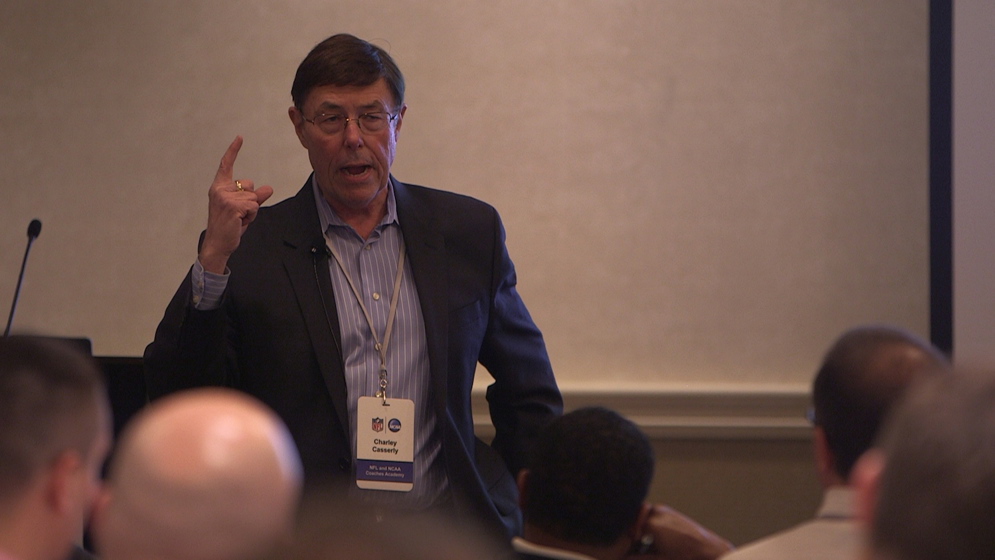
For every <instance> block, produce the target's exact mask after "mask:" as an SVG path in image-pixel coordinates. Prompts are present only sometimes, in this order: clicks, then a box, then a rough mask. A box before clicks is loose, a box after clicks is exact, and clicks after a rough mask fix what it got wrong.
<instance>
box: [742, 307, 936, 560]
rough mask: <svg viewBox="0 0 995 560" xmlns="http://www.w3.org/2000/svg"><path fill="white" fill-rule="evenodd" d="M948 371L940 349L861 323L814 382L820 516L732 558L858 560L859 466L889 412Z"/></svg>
mask: <svg viewBox="0 0 995 560" xmlns="http://www.w3.org/2000/svg"><path fill="white" fill-rule="evenodd" d="M948 367H949V364H948V362H947V359H946V357H945V356H944V355H943V354H942V353H941V352H940V350H939V349H938V348H936V347H935V346H933V345H932V344H930V343H929V342H927V341H925V340H923V339H921V338H919V337H918V336H916V335H915V334H913V333H911V332H909V331H907V330H905V329H901V328H898V327H895V326H892V325H885V324H871V325H860V326H857V327H854V328H852V329H850V330H848V331H846V332H844V333H843V334H842V335H840V337H839V338H838V339H837V340H836V341H835V342H834V343H833V345H832V347H830V348H829V350H828V351H827V352H826V355H825V358H824V359H823V362H822V365H821V366H820V367H819V371H818V373H817V374H816V376H815V381H814V382H813V383H812V402H813V407H812V410H811V412H810V413H809V416H810V420H811V421H812V423H813V430H812V438H813V440H814V449H815V467H816V471H817V473H818V476H819V482H820V483H821V485H822V488H823V490H824V493H823V500H822V505H821V506H820V508H819V511H818V512H817V513H816V516H815V519H812V520H809V521H806V522H804V523H801V524H798V525H796V526H795V527H792V528H790V529H787V530H785V531H781V532H780V533H777V534H775V535H771V536H768V537H766V538H763V539H760V540H759V541H756V542H753V543H750V544H747V545H744V546H742V547H740V548H739V549H738V550H736V551H735V552H732V553H731V554H728V555H727V556H724V557H723V558H724V559H728V560H759V559H763V560H778V559H782V558H783V559H789V558H811V559H814V560H818V559H823V558H824V559H827V560H828V559H835V558H855V557H856V555H857V553H858V551H859V549H860V542H861V535H860V530H859V523H858V521H857V517H856V512H857V510H856V503H855V496H856V493H855V490H854V488H853V486H852V484H851V477H852V472H853V468H854V464H855V463H856V462H857V460H858V459H859V458H860V456H861V455H862V454H863V453H864V452H865V451H867V450H868V449H870V448H871V446H872V445H873V443H874V438H875V437H876V436H877V434H878V431H879V430H880V426H881V424H882V423H883V422H884V419H885V417H886V416H887V414H888V412H889V410H890V409H892V408H893V407H894V406H895V403H896V402H898V401H899V399H900V398H901V397H902V395H903V394H904V393H905V392H906V390H908V388H909V387H910V386H911V385H912V384H913V383H914V382H915V381H916V380H917V379H919V378H922V377H931V376H935V375H938V373H939V372H943V371H945V370H946V369H947V368H948Z"/></svg>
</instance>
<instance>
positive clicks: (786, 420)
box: [473, 388, 812, 441]
mask: <svg viewBox="0 0 995 560" xmlns="http://www.w3.org/2000/svg"><path fill="white" fill-rule="evenodd" d="M561 392H562V393H563V402H564V406H565V408H566V410H567V411H569V410H573V409H576V408H580V407H583V406H594V405H597V406H605V407H608V408H611V409H613V410H616V411H618V412H619V413H621V414H622V415H624V416H625V417H627V418H629V419H630V420H632V421H633V422H635V423H636V424H637V425H638V426H639V427H640V428H641V429H642V430H643V431H644V432H646V434H647V436H649V437H650V438H651V439H659V438H664V439H712V440H718V439H722V440H730V439H731V440H758V439H760V440H806V441H807V440H810V439H811V437H812V431H811V425H810V424H809V423H808V421H807V420H806V417H805V413H806V411H807V410H808V407H809V406H810V397H809V395H808V393H807V392H763V391H749V392H744V391H660V390H650V391H633V390H623V391H613V390H590V389H579V390H578V389H573V390H571V389H569V388H561ZM473 410H474V425H475V428H476V431H477V433H478V434H479V435H480V436H481V437H484V438H490V437H492V436H493V435H494V428H493V426H492V425H491V422H490V416H489V414H488V408H487V401H486V399H485V398H484V391H482V390H480V391H474V393H473Z"/></svg>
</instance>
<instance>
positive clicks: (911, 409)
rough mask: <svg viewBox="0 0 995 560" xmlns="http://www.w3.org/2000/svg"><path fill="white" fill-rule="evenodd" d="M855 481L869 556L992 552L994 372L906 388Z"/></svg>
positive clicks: (949, 557)
mask: <svg viewBox="0 0 995 560" xmlns="http://www.w3.org/2000/svg"><path fill="white" fill-rule="evenodd" d="M854 480H855V485H856V486H857V488H858V492H859V494H860V496H861V500H860V503H861V505H862V506H863V518H864V520H865V521H869V522H870V542H869V545H870V547H869V549H870V550H869V556H870V557H872V558H875V559H878V560H884V559H887V560H963V559H965V558H972V559H976V558H995V537H993V536H992V522H993V520H995V370H987V371H981V370H976V371H970V370H956V371H954V372H953V373H952V374H951V375H948V376H942V377H936V378H932V379H927V380H923V382H922V383H921V384H918V385H916V386H915V387H913V389H912V390H911V391H910V392H909V394H908V395H907V399H905V400H903V402H902V403H901V404H900V405H899V406H898V407H896V410H895V411H894V415H893V416H891V417H890V418H889V420H888V422H887V424H886V425H885V428H884V429H883V430H882V437H881V439H880V441H879V445H878V448H876V449H873V450H871V451H870V452H868V453H867V454H866V455H865V456H864V457H863V458H861V460H860V462H859V463H858V465H857V467H856V469H855V473H854Z"/></svg>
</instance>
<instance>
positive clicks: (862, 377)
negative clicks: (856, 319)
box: [812, 325, 947, 486]
mask: <svg viewBox="0 0 995 560" xmlns="http://www.w3.org/2000/svg"><path fill="white" fill-rule="evenodd" d="M946 365H947V361H946V358H945V357H944V356H943V355H942V353H941V352H940V351H939V350H938V349H936V348H935V347H934V346H932V345H931V344H930V343H928V342H926V341H924V340H922V339H920V338H919V337H917V336H915V335H914V334H912V333H910V332H907V331H905V330H902V329H899V328H896V327H891V326H887V325H869V326H861V327H857V328H854V329H851V330H848V331H846V332H845V333H843V335H842V336H840V338H839V339H837V340H836V342H835V343H834V344H833V345H832V347H830V349H829V351H828V352H827V353H826V356H825V358H824V360H823V363H822V366H821V367H820V368H819V372H818V374H817V375H816V377H815V382H814V383H813V385H812V400H813V405H814V408H813V412H814V418H813V421H814V423H815V426H816V435H815V437H816V451H817V454H818V462H819V469H820V477H821V478H822V482H823V485H824V486H830V485H833V484H844V483H846V481H847V479H848V478H849V476H850V471H851V469H852V468H853V465H854V463H855V462H856V461H857V459H858V458H859V457H860V455H861V454H862V453H864V452H865V451H867V449H869V448H870V447H871V445H872V444H873V442H874V438H875V435H876V434H877V431H878V428H879V426H880V425H881V422H882V420H883V419H884V417H885V415H886V413H887V412H888V410H889V408H890V407H891V406H892V405H893V404H894V403H895V402H896V401H897V400H898V398H899V397H900V396H901V395H902V393H903V392H904V391H905V390H906V388H907V387H908V386H909V385H910V383H911V382H912V381H913V380H914V379H915V378H917V377H918V376H919V375H921V374H923V373H924V372H931V371H936V370H939V369H942V368H944V367H946Z"/></svg>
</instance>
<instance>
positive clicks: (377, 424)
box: [373, 418, 383, 432]
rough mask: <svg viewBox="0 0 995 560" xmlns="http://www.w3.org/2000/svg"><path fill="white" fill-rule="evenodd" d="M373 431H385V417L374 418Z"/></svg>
mask: <svg viewBox="0 0 995 560" xmlns="http://www.w3.org/2000/svg"><path fill="white" fill-rule="evenodd" d="M373 431H374V432H382V431H383V418H374V419H373Z"/></svg>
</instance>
